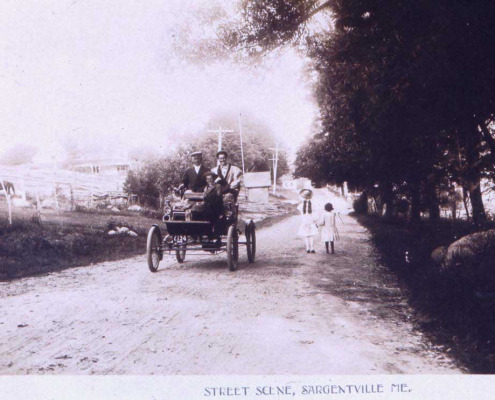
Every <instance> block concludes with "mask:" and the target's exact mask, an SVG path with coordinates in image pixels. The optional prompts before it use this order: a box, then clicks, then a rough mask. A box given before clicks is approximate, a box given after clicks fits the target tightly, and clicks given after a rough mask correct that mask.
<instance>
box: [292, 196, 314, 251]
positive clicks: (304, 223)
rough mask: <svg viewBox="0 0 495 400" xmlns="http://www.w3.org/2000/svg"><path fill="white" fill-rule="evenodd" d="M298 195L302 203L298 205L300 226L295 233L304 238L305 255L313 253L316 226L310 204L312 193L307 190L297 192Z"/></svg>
mask: <svg viewBox="0 0 495 400" xmlns="http://www.w3.org/2000/svg"><path fill="white" fill-rule="evenodd" d="M299 195H300V196H301V200H302V201H301V203H299V206H298V207H297V209H298V210H299V212H300V213H301V225H299V230H298V232H297V233H298V235H299V236H301V237H303V238H304V243H305V244H306V253H314V252H315V249H314V237H315V236H316V235H318V226H317V225H316V219H315V216H314V214H313V205H312V204H311V198H312V197H313V192H312V191H311V190H309V189H303V190H301V191H300V192H299Z"/></svg>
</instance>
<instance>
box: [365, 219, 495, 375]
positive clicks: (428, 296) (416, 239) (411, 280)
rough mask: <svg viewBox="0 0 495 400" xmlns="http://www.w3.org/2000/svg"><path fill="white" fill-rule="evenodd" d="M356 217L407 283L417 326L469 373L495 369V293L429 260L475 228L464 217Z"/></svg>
mask: <svg viewBox="0 0 495 400" xmlns="http://www.w3.org/2000/svg"><path fill="white" fill-rule="evenodd" d="M357 219H358V222H359V223H361V224H362V225H363V226H365V227H366V228H368V229H369V231H370V233H371V235H372V240H373V242H374V244H375V246H376V248H377V249H378V250H379V253H380V255H381V259H382V262H383V264H384V265H385V266H387V267H388V268H389V269H390V270H393V271H394V272H395V273H396V274H397V276H398V277H399V279H400V281H401V282H402V284H403V286H404V287H405V288H406V290H407V292H408V294H409V298H410V304H411V305H412V306H413V309H414V310H415V315H414V316H413V321H414V322H415V324H416V326H417V327H418V328H420V329H421V330H422V331H423V332H425V333H426V334H427V335H428V336H429V337H430V339H431V340H432V342H433V343H434V344H436V345H440V346H442V347H443V348H444V349H445V350H446V351H447V352H448V353H451V354H452V355H453V356H454V357H455V358H456V359H457V360H458V361H459V363H460V364H461V365H464V366H465V367H466V368H467V369H468V370H469V371H470V372H472V373H493V372H495V293H494V294H484V295H482V296H480V294H479V293H477V292H476V291H475V290H474V289H473V288H470V287H468V286H467V285H466V284H465V283H464V282H462V281H460V280H459V279H457V278H456V277H453V276H448V275H446V274H441V273H440V272H439V271H438V268H437V267H436V266H435V265H434V264H433V262H432V261H431V259H430V254H431V252H432V251H433V250H434V249H435V248H436V247H438V246H441V245H448V244H450V243H451V242H453V241H455V240H457V239H458V238H460V237H462V236H464V235H467V234H469V233H472V231H473V228H472V227H471V226H470V225H469V224H467V223H465V222H463V221H459V222H458V223H457V224H455V225H452V222H451V221H441V222H440V223H439V224H437V225H434V226H433V225H429V224H427V223H425V224H424V225H422V226H421V227H419V228H416V229H412V228H410V227H408V226H407V225H406V223H405V222H404V221H401V220H395V221H391V222H387V221H385V220H384V219H382V218H379V217H375V216H358V217H357Z"/></svg>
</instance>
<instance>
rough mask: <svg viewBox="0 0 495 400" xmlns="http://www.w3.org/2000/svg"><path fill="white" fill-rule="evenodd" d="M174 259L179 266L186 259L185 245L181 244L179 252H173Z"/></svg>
mask: <svg viewBox="0 0 495 400" xmlns="http://www.w3.org/2000/svg"><path fill="white" fill-rule="evenodd" d="M175 258H176V259H177V262H178V263H179V264H182V263H183V262H184V260H185V259H186V245H185V244H181V245H180V250H175Z"/></svg>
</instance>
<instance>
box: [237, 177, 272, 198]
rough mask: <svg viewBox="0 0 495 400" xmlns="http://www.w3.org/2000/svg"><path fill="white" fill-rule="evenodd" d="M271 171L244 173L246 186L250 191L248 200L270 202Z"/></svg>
mask: <svg viewBox="0 0 495 400" xmlns="http://www.w3.org/2000/svg"><path fill="white" fill-rule="evenodd" d="M271 184H272V182H271V177H270V171H264V172H246V173H245V174H244V186H245V187H246V189H247V191H248V198H247V199H248V201H253V202H257V203H268V197H269V193H268V192H269V190H270V186H271Z"/></svg>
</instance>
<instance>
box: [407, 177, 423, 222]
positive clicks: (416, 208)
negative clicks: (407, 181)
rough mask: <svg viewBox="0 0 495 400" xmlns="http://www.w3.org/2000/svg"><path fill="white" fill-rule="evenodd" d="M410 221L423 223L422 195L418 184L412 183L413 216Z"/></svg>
mask: <svg viewBox="0 0 495 400" xmlns="http://www.w3.org/2000/svg"><path fill="white" fill-rule="evenodd" d="M409 222H410V224H411V225H418V224H419V223H421V196H420V193H419V185H418V184H411V216H410V221H409Z"/></svg>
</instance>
